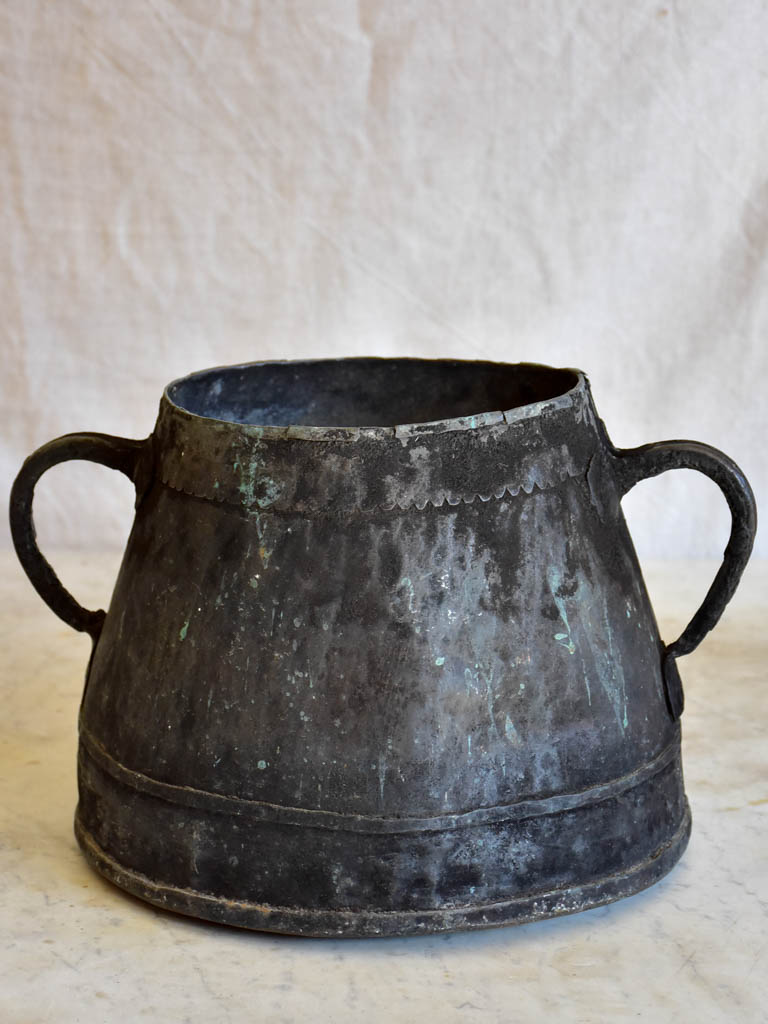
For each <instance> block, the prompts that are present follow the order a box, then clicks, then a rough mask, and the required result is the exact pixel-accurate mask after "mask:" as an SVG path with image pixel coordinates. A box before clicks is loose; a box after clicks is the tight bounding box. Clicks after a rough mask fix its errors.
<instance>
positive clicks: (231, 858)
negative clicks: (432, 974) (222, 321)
mask: <svg viewBox="0 0 768 1024" xmlns="http://www.w3.org/2000/svg"><path fill="white" fill-rule="evenodd" d="M68 459H88V460H91V461H93V462H98V463H101V464H103V465H106V466H110V467H112V468H114V469H119V470H120V471H121V472H123V473H125V474H127V475H128V476H129V477H130V478H131V479H132V480H133V482H134V483H135V485H136V516H135V521H134V525H133V529H132V532H131V535H130V539H129V540H128V544H127V548H126V551H125V556H124V559H123V563H122V567H121V569H120V573H119V576H118V579H117V583H116V585H115V590H114V594H113V596H112V601H111V604H110V608H109V612H108V613H107V614H105V613H104V612H103V611H87V610H86V609H84V608H82V607H81V606H80V605H79V604H78V603H77V602H76V601H75V600H74V598H73V597H72V596H71V595H70V594H69V593H68V592H67V591H66V590H65V589H64V588H63V587H62V585H61V584H60V582H59V581H58V579H57V577H56V575H55V574H54V572H53V570H52V569H51V567H50V566H49V565H48V563H47V562H46V560H45V559H44V558H43V556H42V555H41V554H40V552H39V550H38V548H37V546H36V543H35V532H34V527H33V523H32V511H31V510H32V496H33V490H34V486H35V483H36V481H37V479H38V478H39V477H40V475H41V474H42V473H43V472H44V471H45V470H46V469H48V468H50V467H51V466H53V465H55V464H56V463H59V462H63V461H65V460H68ZM676 468H688V469H697V470H699V471H700V472H702V473H705V474H706V475H707V476H709V477H711V478H712V479H713V480H714V481H715V482H716V483H717V484H718V485H719V486H720V488H721V489H722V491H723V493H724V495H725V497H726V499H727V501H728V504H729V506H730V509H731V513H732V520H733V527H732V532H731V538H730V542H729V544H728V547H727V550H726V552H725V556H724V561H723V564H722V567H721V568H720V571H719V572H718V574H717V577H716V579H715V581H714V583H713V585H712V587H711V589H710V591H709V593H708V594H707V596H706V599H705V601H704V604H703V605H702V607H701V608H700V609H699V611H698V612H697V613H696V615H695V616H694V618H693V620H692V622H691V623H690V625H689V626H688V628H687V629H686V630H685V632H684V633H683V634H682V636H681V637H680V638H679V639H678V640H676V641H675V642H674V643H673V644H671V645H668V646H667V645H665V644H664V643H663V642H662V641H661V639H660V638H659V633H658V629H657V626H656V622H655V620H654V616H653V612H652V610H651V606H650V604H649V600H648V595H647V593H646V589H645V586H644V583H643V578H642V575H641V572H640V568H639V566H638V562H637V558H636V555H635V551H634V549H633V546H632V542H631V540H630V537H629V534H628V532H627V528H626V524H625V522H624V518H623V516H622V513H621V507H620V500H621V497H622V495H624V494H625V493H626V492H627V491H628V490H629V489H630V488H631V487H632V486H633V485H634V484H635V483H636V482H637V481H638V480H641V479H643V478H645V477H649V476H653V475H655V474H657V473H660V472H662V471H663V470H666V469H676ZM755 520H756V516H755V505H754V498H753V496H752V492H751V490H750V488H749V484H748V483H747V481H746V480H745V478H744V476H743V475H742V473H741V472H740V470H739V469H738V467H737V466H736V465H734V463H733V462H732V461H731V460H730V459H729V458H727V457H726V456H725V455H723V454H722V453H721V452H719V451H716V450H715V449H713V448H710V447H707V446H706V445H703V444H699V443H697V442H693V441H666V442H662V443H660V444H651V445H645V446H643V447H641V448H635V449H628V450H618V449H616V448H615V447H614V446H613V445H612V444H611V442H610V440H609V439H608V436H607V434H606V431H605V428H604V426H603V424H602V422H601V421H600V420H599V419H598V417H597V415H596V412H595V407H594V405H593V402H592V397H591V395H590V391H589V385H588V382H587V378H586V377H585V376H584V374H583V373H581V372H579V371H577V370H559V369H551V368H548V367H545V366H537V365H529V364H521V365H507V364H498V363H491V362H460V361H453V360H418V359H358V358H354V359H341V360H322V361H316V362H273V363H253V364H250V365H244V366H233V367H225V368H218V369H212V370H205V371H203V372H200V373H195V374H192V375H191V376H188V377H185V378H183V379H181V380H178V381H176V382H174V383H173V384H171V385H170V386H169V387H168V388H167V389H166V391H165V393H164V395H163V397H162V400H161V403H160V413H159V417H158V420H157V424H156V426H155V429H154V431H153V433H152V434H151V435H150V436H149V437H148V438H147V439H146V440H143V441H133V440H124V439H121V438H115V437H109V436H106V435H104V434H91V433H81V434H68V435H66V436H65V437H61V438H59V439H58V440H55V441H52V442H50V443H49V444H47V445H44V446H43V447H42V448H40V449H39V450H38V451H37V452H35V453H34V454H33V455H31V456H30V457H29V458H28V459H27V461H26V462H25V463H24V466H23V468H22V469H21V472H20V473H19V476H18V478H17V480H16V482H15V484H14V488H13V492H12V495H11V527H12V531H13V538H14V543H15V545H16V550H17V552H18V555H19V558H20V559H21V562H22V565H23V566H24V568H25V570H26V571H27V573H28V575H29V577H30V579H31V581H32V583H33V584H34V586H35V587H36V588H37V590H38V592H39V593H40V595H41V596H42V597H43V599H44V600H45V601H46V602H47V603H48V604H49V605H50V607H51V608H52V609H53V610H54V611H55V612H56V613H57V614H58V615H59V616H60V617H61V618H62V619H64V621H65V622H67V623H69V624H70V625H71V626H73V627H74V628H75V629H78V630H85V631H87V632H88V633H90V635H91V637H92V638H93V652H92V655H91V659H90V663H89V666H88V672H87V676H86V684H85V693H84V696H83V701H82V706H81V712H80V753H79V763H78V773H79V790H80V800H79V805H78V809H77V815H76V822H75V829H76V833H77V838H78V840H79V843H80V845H81V847H82V849H83V852H84V853H85V856H86V857H87V858H88V860H89V861H90V863H91V864H92V865H93V866H94V867H95V868H96V870H97V871H99V872H101V873H102V874H103V875H105V876H106V877H107V878H109V879H111V880H112V881H113V882H115V883H116V884H117V885H119V886H121V887H123V888H124V889H127V890H128V891H129V892H131V893H134V894H135V895H137V896H140V897H142V898H143V899H145V900H149V901H150V902H151V903H154V904H157V905H159V906H161V907H166V908H169V909H171V910H175V911H180V912H182V913H185V914H191V915H194V916H197V917H202V918H207V919H210V920H213V921H220V922H227V923H229V924H234V925H240V926H243V927H246V928H257V929H264V930H268V931H277V932H288V933H292V934H297V935H315V936H338V935H345V936H363V935H406V934H418V933H426V932H435V931H442V930H453V929H465V928H483V927H488V926H492V925H500V924H506V923H512V922H525V921H531V920H534V919H538V918H543V917H549V916H553V915H557V914H565V913H571V912H573V911H577V910H582V909H585V908H588V907H594V906H597V905H599V904H601V903H607V902H609V901H611V900H616V899H618V898H620V897H622V896H627V895H629V894H631V893H634V892H637V891H638V890H640V889H643V888H645V887H646V886H648V885H650V884H651V883H652V882H654V881H656V880H657V879H658V878H660V877H661V876H662V875H664V874H665V873H666V872H667V871H669V869H670V868H671V867H672V866H673V865H674V863H675V862H676V861H677V859H678V858H679V857H680V855H681V853H682V851H683V849H684V847H685V845H686V842H687V840H688V835H689V831H690V823H691V819H690V812H689V809H688V804H687V801H686V798H685V794H684V791H683V777H682V770H681V763H680V726H679V717H680V713H681V711H682V708H683V692H682V687H681V683H680V677H679V675H678V670H677V665H676V658H677V657H679V656H680V655H682V654H686V653H688V652H689V651H691V650H693V648H694V647H695V646H696V645H697V644H698V643H699V641H700V640H701V639H702V637H703V636H704V635H705V634H706V633H707V631H708V630H710V629H711V628H712V627H713V626H714V625H715V623H716V622H717V620H718V618H719V617H720V615H721V613H722V611H723V608H724V607H725V605H726V603H727V602H728V600H729V599H730V597H731V595H732V594H733V591H734V589H735V587H736V584H737V582H738V579H739V577H740V575H741V572H742V570H743V569H744V566H745V563H746V561H747V559H748V557H749V553H750V550H751V547H752V541H753V537H754V531H755Z"/></svg>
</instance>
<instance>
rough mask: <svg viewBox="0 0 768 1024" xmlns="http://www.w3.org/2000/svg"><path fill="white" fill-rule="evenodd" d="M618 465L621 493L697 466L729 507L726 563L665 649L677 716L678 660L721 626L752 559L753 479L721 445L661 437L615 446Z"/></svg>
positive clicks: (679, 693)
mask: <svg viewBox="0 0 768 1024" xmlns="http://www.w3.org/2000/svg"><path fill="white" fill-rule="evenodd" d="M613 455H614V456H615V457H616V461H615V463H614V465H615V467H616V474H617V479H618V483H619V488H620V492H621V494H622V495H624V494H626V493H627V491H628V490H629V489H630V488H631V487H634V485H635V484H636V483H638V481H640V480H644V479H645V478H646V477H650V476H657V475H658V474H659V473H663V472H664V471H665V470H667V469H696V470H698V471H699V472H700V473H704V474H705V475H706V476H708V477H709V478H710V479H711V480H714V482H715V483H716V484H717V486H718V487H719V488H720V490H721V491H722V492H723V495H724V496H725V500H726V501H727V502H728V507H729V508H730V510H731V536H730V539H729V540H728V545H727V547H726V549H725V553H724V554H723V563H722V565H721V566H720V568H719V570H718V572H717V575H716V576H715V579H714V582H713V583H712V586H711V587H710V588H709V590H708V591H707V596H706V597H705V598H704V601H703V602H702V604H701V607H700V608H699V610H698V611H697V612H696V614H695V615H694V616H693V618H692V619H691V621H690V622H689V623H688V625H687V626H686V628H685V629H684V630H683V632H682V634H681V635H680V637H679V638H678V639H677V640H675V642H674V643H671V644H669V645H668V646H667V647H666V651H665V656H664V681H665V683H666V687H667V695H668V698H669V702H670V710H671V711H672V714H673V715H674V716H675V718H677V717H678V716H679V715H680V713H681V712H682V710H683V688H682V684H681V682H680V675H679V673H678V671H677V665H676V664H675V658H678V657H680V655H681V654H690V652H691V651H692V650H694V648H696V647H697V646H698V645H699V643H701V641H702V640H703V639H704V637H705V636H706V635H707V633H708V632H709V631H710V630H711V629H712V628H713V627H714V626H715V625H717V622H718V620H719V618H720V616H721V615H722V614H723V611H724V610H725V606H726V605H727V604H728V602H729V601H730V599H731V598H732V597H733V594H734V591H735V590H736V587H737V586H738V583H739V580H740V579H741V574H742V573H743V572H744V568H745V567H746V564H747V562H748V560H749V556H750V553H751V551H752V545H753V543H754V540H755V531H756V529H757V506H756V504H755V496H754V494H753V493H752V488H751V487H750V486H749V481H748V480H747V478H746V477H745V476H744V474H743V473H742V471H741V470H740V469H739V467H738V466H737V465H736V463H735V462H734V461H733V460H732V459H729V458H728V456H727V455H725V454H724V453H723V452H721V451H718V449H717V448H712V447H710V446H709V445H708V444H701V442H699V441H659V442H658V443H657V444H645V445H642V446H641V447H640V448H625V449H618V450H617V449H614V450H613Z"/></svg>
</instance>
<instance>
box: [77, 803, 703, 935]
mask: <svg viewBox="0 0 768 1024" xmlns="http://www.w3.org/2000/svg"><path fill="white" fill-rule="evenodd" d="M690 834H691V812H690V808H689V806H688V803H687V801H686V802H685V813H684V816H683V819H682V821H681V823H680V826H679V827H678V829H677V831H676V832H675V833H674V835H673V836H672V837H671V838H670V839H669V840H668V841H667V842H665V843H664V844H662V846H660V847H659V848H658V849H657V850H655V851H654V852H653V854H652V855H651V856H650V857H647V858H646V859H644V860H642V861H639V862H638V863H636V864H634V865H631V866H630V867H629V868H627V869H626V870H625V871H622V872H619V873H616V874H611V875H605V876H604V877H602V878H599V879H597V880H593V881H591V882H589V883H587V884H585V885H579V886H571V887H567V888H561V889H554V890H550V891H549V892H537V893H531V894H527V895H524V896H519V897H516V898H514V899H509V900H503V901H498V902H494V903H486V904H479V905H478V904H475V905H471V906H458V907H457V906H452V907H446V908H442V909H437V910H430V911H387V912H376V911H364V910H308V909H301V908H293V907H274V906H268V905H265V904H256V903H247V902H240V901H237V900H228V899H223V898H221V897H217V896H212V895H209V894H206V893H202V892H196V891H195V890H193V889H180V888H175V887H173V886H169V885H164V884H161V883H157V882H154V881H153V880H152V879H151V878H148V877H147V876H146V875H143V874H140V873H139V872H136V871H133V870H131V869H129V868H125V867H123V866H122V865H121V864H119V863H118V862H117V861H116V860H115V859H114V858H113V857H111V856H110V855H109V854H107V853H106V852H105V851H104V850H103V849H102V848H101V847H100V846H99V844H98V843H97V842H96V841H95V839H94V838H93V836H92V835H91V834H90V832H89V831H88V830H87V829H86V828H85V826H84V825H83V824H82V823H81V821H80V819H79V817H78V816H76V817H75V835H76V837H77V841H78V843H79V844H80V848H81V849H82V851H83V854H84V855H85V858H86V860H87V861H88V862H89V864H90V865H91V867H93V868H94V869H95V870H96V871H97V872H98V873H99V874H101V875H103V876H104V878H106V879H108V880H109V881H110V882H113V883H114V884H115V885H117V886H119V887H120V888H121V889H124V890H125V891H126V892H129V893H131V894H132V895H133V896H138V897H139V898H140V899H143V900H146V901H147V902H148V903H151V904H153V905H154V906H157V907H161V908H162V909H164V910H171V911H175V912H176V913H179V914H185V915H187V916H189V917H197V918H202V919H203V920H206V921H213V922H216V923H218V924H228V925H233V926H235V927H238V928H250V929H254V930H257V931H265V932H279V933H282V934H286V935H300V936H304V937H308V938H367V937H387V936H389V937H392V936H406V935H428V934H430V933H433V932H452V931H470V930H474V929H479V928H497V927H500V926H502V925H511V924H527V923H529V922H532V921H539V920H543V919H544V918H548V917H560V916H562V915H565V914H575V913H577V912H578V911H581V910H589V909H591V908H593V907H599V906H602V905H603V904H606V903H613V902H614V901H616V900H619V899H623V898H624V897H625V896H632V895H634V894H635V893H637V892H641V891H642V890H643V889H647V888H648V887H649V886H651V885H653V884H654V883H655V882H657V881H658V880H659V879H660V878H662V877H663V876H664V875H666V874H667V873H668V872H669V871H670V870H671V869H672V868H673V867H674V866H675V864H676V863H677V861H678V860H679V859H680V857H681V855H682V853H683V851H684V850H685V848H686V846H687V844H688V839H689V837H690Z"/></svg>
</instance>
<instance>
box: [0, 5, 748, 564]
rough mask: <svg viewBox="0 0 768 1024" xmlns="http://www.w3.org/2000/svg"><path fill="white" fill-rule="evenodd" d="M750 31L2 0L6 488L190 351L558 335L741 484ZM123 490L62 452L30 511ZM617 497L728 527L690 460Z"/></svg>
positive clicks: (552, 14) (689, 541)
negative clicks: (726, 465)
mask: <svg viewBox="0 0 768 1024" xmlns="http://www.w3.org/2000/svg"><path fill="white" fill-rule="evenodd" d="M766 40H768V7H767V6H766V4H765V3H764V2H758V0H740V2H739V3H734V4H728V3H723V2H721V0H717V2H715V0H660V2H655V3H649V2H646V0H632V2H631V3H625V2H622V3H616V2H615V0H592V2H589V3H585V2H578V0H562V2H559V3H558V2H553V0H550V2H546V0H529V2H517V0H515V2H512V0H396V2H395V0H391V2H390V0H369V2H367V0H357V2H354V0H292V2H282V0H261V2H258V0H241V2H230V0H220V2H218V3H213V2H212V0H178V2H172V0H136V2H132V3H130V4H115V3H113V2H110V0H68V2H67V3H60V4H57V3H45V2H37V0H2V3H0V48H1V49H0V53H2V60H1V61H0V141H1V142H2V145H1V146H0V197H1V198H2V213H1V224H2V245H1V246H0V305H1V308H2V313H3V315H2V320H0V331H1V332H2V333H1V334H0V338H1V339H2V342H1V344H2V357H3V358H2V380H1V381H0V401H1V402H2V412H3V431H2V441H1V444H0V476H1V478H2V483H3V490H4V491H5V492H6V493H7V487H8V486H10V482H11V479H12V477H13V474H14V473H15V471H16V469H17V468H18V466H19V464H20V462H21V460H22V458H23V457H24V455H26V454H27V453H28V452H29V451H30V450H31V449H32V448H34V447H36V446H37V445H39V444H41V443H42V442H44V441H46V440H48V439H50V438H51V437H54V436H56V435H57V434H61V433H64V432H67V431H71V430H76V429H91V430H99V431H105V432H111V433H118V434H125V435H128V436H136V437H140V436H144V435H146V434H147V433H148V432H149V431H150V429H151V427H152V424H153V420H154V416H155V412H156V406H157V401H158V399H159V396H160V392H161V389H162V387H163V385H164V384H165V383H167V381H169V380H170V379H172V378H173V377H176V376H179V375H181V374H184V373H186V372H188V371H190V370H193V369H198V368H201V367H204V366H207V365H213V364H219V363H229V362H239V361H243V360H249V359H262V358H283V357H299V356H320V355H340V354H355V353H357V354H364V353H370V354H409V355H428V356H437V355H447V356H457V357H469V358H471V357H485V358H494V359H506V360H510V361H517V360H520V359H527V360H534V361H540V362H548V363H552V364H555V365H572V366H573V365H575V366H579V367H582V368H583V369H585V370H586V371H587V372H588V373H589V374H590V377H591V380H592V385H593V391H594V394H595V398H596V401H597V405H598V409H599V410H600V413H601V415H602V417H603V418H604V420H605V421H606V423H607V425H608V428H609V431H610V433H611V435H612V437H613V440H614V441H615V443H617V444H619V445H621V446H631V445H635V444H640V443H643V442H645V441H651V440H660V439H663V438H668V437H693V438H695V439H698V440H704V441H708V442H710V443H712V444H715V445H717V446H718V447H722V448H723V449H725V450H726V451H727V452H728V453H729V454H731V455H732V456H733V457H734V458H736V460H737V461H738V462H740V463H741V465H742V467H743V468H744V470H745V471H746V472H747V473H748V475H749V476H750V477H751V478H752V481H753V484H754V485H755V489H756V491H757V493H758V500H760V497H761V495H762V496H764V495H765V493H766V482H767V479H768V460H767V459H766V451H765V447H764V445H765V441H766V436H767V435H768V431H767V430H766V427H767V426H768V422H767V417H766V403H765V391H766V383H767V382H768V373H767V372H766V371H768V357H767V353H766V337H768V288H766V284H768V263H767V262H766V249H767V247H768V77H767V76H768V51H767V50H766ZM131 499H132V489H131V486H130V484H129V483H128V482H127V481H126V480H124V479H123V478H122V477H120V476H119V474H115V473H111V474H110V473H109V472H108V471H107V470H103V469H98V468H95V467H91V466H80V465H73V464H70V465H69V466H65V467H60V468H57V469H55V470H53V471H52V472H51V473H50V474H48V477H47V478H46V479H45V480H44V481H43V482H42V483H41V485H40V487H39V488H38V499H37V504H36V518H37V522H38V530H39V534H40V536H41V540H42V542H43V544H54V543H60V544H68V545H83V546H88V547H91V546H96V545H105V544H110V545H111V544H116V545H122V543H123V538H124V536H125V533H126V531H127V529H128V526H129V524H130V519H131ZM625 507H626V508H627V510H628V513H629V517H630V523H631V527H632V530H633V533H634V536H635V538H636V542H637V545H638V548H639V550H640V552H641V554H643V555H653V556H667V555H672V554H675V555H685V556H710V555H715V556H717V555H719V554H720V553H721V552H722V548H723V546H724V543H725V540H726V538H727V532H728V515H727V511H726V508H725V504H724V502H723V500H722V498H721V497H720V495H719V492H718V491H717V489H716V488H715V486H714V485H713V484H711V483H710V482H709V481H707V480H705V479H704V478H703V477H698V476H697V475H696V474H693V473H676V474H668V476H667V477H665V478H662V479H657V480H653V481H650V482H647V483H643V484H641V485H640V486H639V487H638V488H637V489H636V491H634V492H633V493H632V494H631V495H630V497H629V498H628V499H627V500H626V502H625ZM2 529H3V533H2V535H0V543H6V544H7V543H9V535H8V530H7V526H6V525H5V524H3V527H2ZM758 544H759V539H758ZM761 550H762V553H763V554H765V552H766V548H765V544H764V543H763V545H762V547H761Z"/></svg>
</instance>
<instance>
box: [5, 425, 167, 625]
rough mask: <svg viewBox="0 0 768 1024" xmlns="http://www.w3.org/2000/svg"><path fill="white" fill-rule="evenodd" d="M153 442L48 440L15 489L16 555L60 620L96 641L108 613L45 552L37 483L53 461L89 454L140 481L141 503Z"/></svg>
mask: <svg viewBox="0 0 768 1024" xmlns="http://www.w3.org/2000/svg"><path fill="white" fill-rule="evenodd" d="M150 441H151V439H150V438H147V439H146V440H143V441H134V440H130V439H129V438H124V437H111V436H110V435H109V434H92V433H77V434H65V435H64V436H63V437H58V438H56V440H54V441H49V442H48V444H44V445H43V446H42V448H38V449H37V451H36V452H33V453H32V454H31V455H30V456H29V458H27V459H26V460H25V462H24V464H23V465H22V467H21V469H20V470H19V474H18V476H17V477H16V480H15V481H14V484H13V488H12V489H11V503H10V522H11V535H12V536H13V544H14V547H15V548H16V554H17V555H18V556H19V561H20V562H21V564H22V566H23V568H24V571H25V572H26V574H27V576H29V579H30V581H31V583H32V586H33V587H34V588H35V590H36V591H37V592H38V594H39V595H40V597H42V599H43V600H44V601H45V603H46V604H47V605H48V607H49V608H51V609H52V610H53V611H54V612H56V614H57V615H58V616H59V618H60V619H63V620H64V622H66V623H67V625H69V626H72V628H73V629H77V630H79V631H80V632H85V633H89V634H90V635H91V637H92V638H93V641H94V643H95V642H96V641H97V640H98V638H99V634H100V633H101V629H102V626H103V625H104V619H105V618H106V612H104V611H103V610H101V609H99V610H98V611H89V610H88V609H87V608H83V607H82V605H80V604H78V603H77V601H76V600H75V599H74V597H72V595H71V594H70V593H69V591H68V590H66V589H65V588H64V587H63V586H62V584H61V582H60V580H59V578H58V576H57V575H56V573H55V572H54V571H53V569H52V568H51V566H50V565H49V563H48V561H47V560H46V558H45V556H44V555H43V554H42V553H41V552H40V549H39V548H38V546H37V541H36V535H35V524H34V520H33V518H32V498H33V496H34V492H35V484H36V483H37V481H38V480H39V479H40V477H41V476H42V475H43V473H44V472H45V471H46V470H47V469H50V468H51V467H52V466H55V465H57V464H58V463H60V462H69V461H70V460H71V459H84V460H86V461H88V462H98V463H99V464H100V465H102V466H108V467H109V468H110V469H118V470H119V471H120V472H121V473H125V475H126V476H127V477H130V479H131V480H132V481H133V482H134V484H135V485H136V503H137V504H138V502H139V500H140V498H141V496H142V495H143V493H144V491H145V490H146V486H147V483H148V482H149V481H148V471H149V472H151V460H147V459H146V458H145V459H142V458H141V456H142V455H143V454H144V455H147V454H150Z"/></svg>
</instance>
